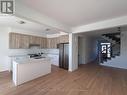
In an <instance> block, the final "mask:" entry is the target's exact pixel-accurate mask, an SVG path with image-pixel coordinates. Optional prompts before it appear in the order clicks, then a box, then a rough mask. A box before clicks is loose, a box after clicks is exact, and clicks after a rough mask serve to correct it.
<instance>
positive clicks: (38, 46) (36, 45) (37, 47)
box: [29, 44, 40, 49]
mask: <svg viewBox="0 0 127 95" xmlns="http://www.w3.org/2000/svg"><path fill="white" fill-rule="evenodd" d="M29 48H30V49H40V45H39V44H30V45H29Z"/></svg>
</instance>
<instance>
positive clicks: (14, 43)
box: [9, 33, 20, 49]
mask: <svg viewBox="0 0 127 95" xmlns="http://www.w3.org/2000/svg"><path fill="white" fill-rule="evenodd" d="M19 43H20V35H19V34H17V33H10V34H9V48H10V49H18V48H19Z"/></svg>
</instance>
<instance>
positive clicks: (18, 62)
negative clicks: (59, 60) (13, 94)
mask: <svg viewBox="0 0 127 95" xmlns="http://www.w3.org/2000/svg"><path fill="white" fill-rule="evenodd" d="M13 61H14V62H16V63H17V64H26V63H28V64H29V63H35V62H44V61H50V58H48V57H46V58H40V59H35V58H26V59H17V60H13Z"/></svg>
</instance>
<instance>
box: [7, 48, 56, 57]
mask: <svg viewBox="0 0 127 95" xmlns="http://www.w3.org/2000/svg"><path fill="white" fill-rule="evenodd" d="M41 52H42V53H44V54H59V50H58V49H10V50H9V56H20V55H27V54H33V53H41Z"/></svg>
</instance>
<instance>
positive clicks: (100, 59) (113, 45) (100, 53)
mask: <svg viewBox="0 0 127 95" xmlns="http://www.w3.org/2000/svg"><path fill="white" fill-rule="evenodd" d="M117 44H120V41H118V42H116V43H115V44H112V45H111V47H108V48H106V49H104V50H103V51H99V63H101V62H102V61H103V60H104V59H103V56H102V52H104V51H105V50H106V51H107V50H108V49H112V48H113V47H115V46H116V45H117ZM111 57H112V52H111Z"/></svg>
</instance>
